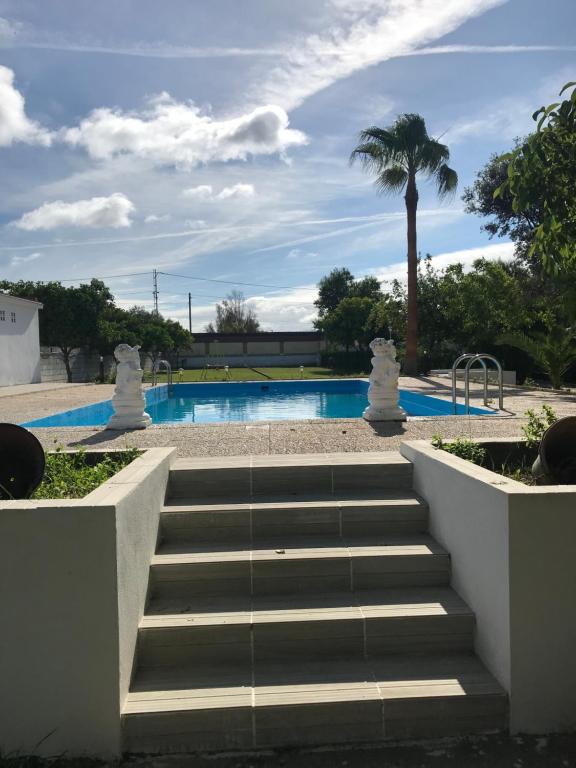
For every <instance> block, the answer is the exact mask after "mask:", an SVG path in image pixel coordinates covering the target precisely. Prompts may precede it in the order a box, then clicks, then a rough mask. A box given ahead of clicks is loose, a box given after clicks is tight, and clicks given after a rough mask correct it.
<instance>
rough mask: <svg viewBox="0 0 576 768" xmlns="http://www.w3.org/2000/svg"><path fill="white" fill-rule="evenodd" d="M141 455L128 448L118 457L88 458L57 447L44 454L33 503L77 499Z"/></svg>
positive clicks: (79, 452)
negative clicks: (44, 468) (41, 475)
mask: <svg viewBox="0 0 576 768" xmlns="http://www.w3.org/2000/svg"><path fill="white" fill-rule="evenodd" d="M141 453H142V451H139V450H138V449H137V448H128V449H127V450H125V451H119V452H118V453H104V454H100V455H99V456H98V458H97V459H96V460H95V459H94V454H88V453H86V451H85V450H84V449H83V448H81V449H80V450H78V451H75V452H74V453H67V452H65V451H63V450H62V448H61V447H58V448H57V449H56V451H55V452H54V453H47V454H46V471H45V473H44V479H43V480H42V482H41V483H40V485H39V486H38V488H37V489H36V490H35V491H34V494H33V495H32V498H33V499H81V498H83V497H84V496H86V495H87V494H89V493H90V492H91V491H93V490H94V489H96V488H98V486H100V485H102V483H105V482H106V480H109V479H110V478H111V477H113V476H114V475H115V474H116V473H117V472H119V471H120V470H121V469H123V468H124V467H126V466H128V464H130V463H131V462H132V461H134V459H135V458H137V457H138V456H140V454H141Z"/></svg>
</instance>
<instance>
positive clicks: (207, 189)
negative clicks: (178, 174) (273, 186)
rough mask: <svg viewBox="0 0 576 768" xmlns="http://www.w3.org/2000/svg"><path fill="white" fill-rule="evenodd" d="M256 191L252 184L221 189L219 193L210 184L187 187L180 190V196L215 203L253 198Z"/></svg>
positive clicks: (240, 184)
mask: <svg viewBox="0 0 576 768" xmlns="http://www.w3.org/2000/svg"><path fill="white" fill-rule="evenodd" d="M255 194H256V190H255V188H254V186H253V185H252V184H242V183H239V184H233V185H232V186H231V187H223V188H222V189H221V190H220V192H215V191H214V188H213V187H212V185H211V184H200V185H199V186H198V187H188V189H184V190H182V196H183V197H188V198H191V199H192V200H205V201H208V202H215V201H217V200H231V199H234V198H237V199H241V198H244V199H246V198H249V197H254V195H255Z"/></svg>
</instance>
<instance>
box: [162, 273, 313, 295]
mask: <svg viewBox="0 0 576 768" xmlns="http://www.w3.org/2000/svg"><path fill="white" fill-rule="evenodd" d="M158 274H159V275H166V276H167V277H181V278H183V279H185V280H202V281H204V282H208V283H225V284H226V285H247V286H251V287H254V288H273V289H280V290H294V289H296V288H299V286H297V285H268V284H266V283H245V282H242V281H241V280H218V279H217V278H215V277H195V276H194V275H177V274H175V273H174V272H158ZM303 290H310V291H313V290H314V291H315V290H316V288H305V289H303Z"/></svg>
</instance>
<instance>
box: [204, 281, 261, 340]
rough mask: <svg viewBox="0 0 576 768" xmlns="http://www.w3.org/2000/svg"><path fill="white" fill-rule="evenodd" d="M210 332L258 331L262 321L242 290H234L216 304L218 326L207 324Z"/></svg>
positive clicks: (207, 329)
mask: <svg viewBox="0 0 576 768" xmlns="http://www.w3.org/2000/svg"><path fill="white" fill-rule="evenodd" d="M206 331H207V332H208V333H258V332H259V331H260V322H259V320H258V318H257V317H256V312H255V311H254V308H253V307H250V306H248V303H247V302H246V299H245V298H244V294H243V293H242V292H241V291H232V293H229V294H228V296H227V298H225V299H224V301H222V302H221V303H220V304H216V327H214V325H213V323H209V324H208V325H207V326H206Z"/></svg>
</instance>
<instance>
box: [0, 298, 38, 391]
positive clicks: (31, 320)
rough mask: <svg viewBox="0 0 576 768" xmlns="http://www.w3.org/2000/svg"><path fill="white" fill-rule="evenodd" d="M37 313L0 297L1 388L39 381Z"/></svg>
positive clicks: (26, 305) (31, 306) (27, 304)
mask: <svg viewBox="0 0 576 768" xmlns="http://www.w3.org/2000/svg"><path fill="white" fill-rule="evenodd" d="M38 309H39V305H38V304H34V303H33V302H28V301H21V300H19V299H16V298H14V297H13V296H7V295H5V294H1V293H0V386H7V385H10V384H33V383H35V382H37V381H40V341H39V327H38Z"/></svg>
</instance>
